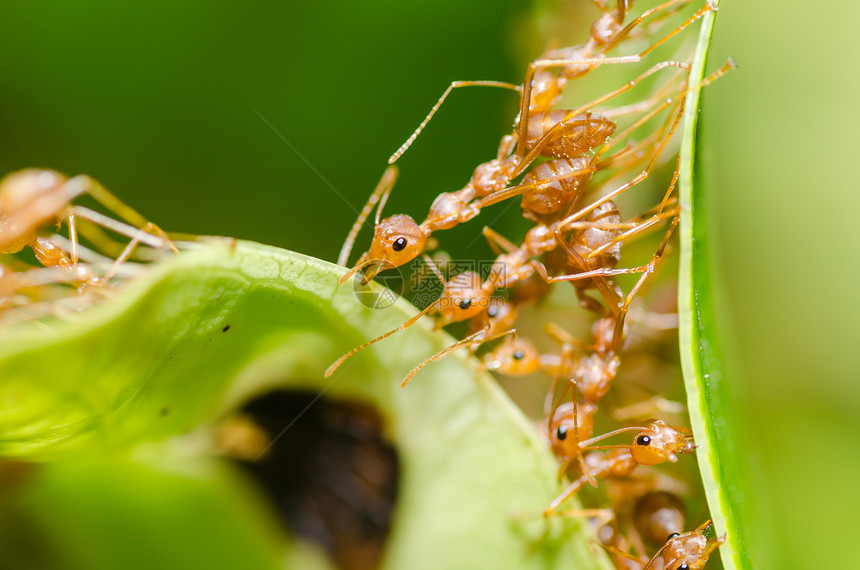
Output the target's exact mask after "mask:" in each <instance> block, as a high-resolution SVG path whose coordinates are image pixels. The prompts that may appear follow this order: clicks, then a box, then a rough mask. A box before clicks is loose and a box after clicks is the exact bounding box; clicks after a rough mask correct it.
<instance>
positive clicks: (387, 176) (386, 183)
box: [337, 166, 398, 267]
mask: <svg viewBox="0 0 860 570" xmlns="http://www.w3.org/2000/svg"><path fill="white" fill-rule="evenodd" d="M397 173H398V171H397V167H396V166H389V167H388V168H386V169H385V172H384V173H383V174H382V178H381V179H380V180H379V183H378V184H377V185H376V188H374V190H373V193H371V195H370V198H368V199H367V203H366V204H365V205H364V207H363V208H362V209H361V212H359V214H358V219H356V220H355V223H354V224H353V225H352V228H350V230H349V234H348V235H347V236H346V240H345V241H344V242H343V247H341V248H340V255H338V256H337V264H338V265H343V266H344V267H345V266H346V262H347V260H348V259H349V254H350V253H351V252H352V246H353V245H355V239H356V238H357V237H358V232H359V231H361V227H362V226H363V225H364V222H365V221H367V217H368V216H369V215H370V212H371V211H373V207H374V206H376V204H377V203H379V208H378V209H377V210H376V225H379V217H380V212H381V211H382V208H383V206H384V205H385V202H386V201H387V200H388V195H389V194H390V193H391V189H392V188H393V187H394V183H395V182H396V181H397Z"/></svg>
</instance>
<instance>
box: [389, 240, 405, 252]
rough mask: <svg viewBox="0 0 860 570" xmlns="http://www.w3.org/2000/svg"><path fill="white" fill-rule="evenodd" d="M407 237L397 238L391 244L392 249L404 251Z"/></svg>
mask: <svg viewBox="0 0 860 570" xmlns="http://www.w3.org/2000/svg"><path fill="white" fill-rule="evenodd" d="M406 243H407V242H406V238H404V237H399V238H397V239H396V240H395V241H394V243H393V244H391V249H393V250H394V251H403V248H405V247H406Z"/></svg>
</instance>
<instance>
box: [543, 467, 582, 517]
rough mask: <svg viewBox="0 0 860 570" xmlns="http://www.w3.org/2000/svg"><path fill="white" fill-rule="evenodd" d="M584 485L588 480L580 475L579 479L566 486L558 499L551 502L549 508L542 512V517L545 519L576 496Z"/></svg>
mask: <svg viewBox="0 0 860 570" xmlns="http://www.w3.org/2000/svg"><path fill="white" fill-rule="evenodd" d="M586 483H588V478H587V477H586V476H585V475H582V476H581V477H580V478H579V479H576V480H575V481H574V482H573V483H571V484H570V485H568V486H567V488H566V489H565V490H564V491H562V492H561V494H560V495H559V496H558V497H556V498H555V499H553V500H552V502H551V503H550V504H549V506H548V507H547V508H546V509H545V510H544V512H543V515H544V516H545V517H548V516H550V515H551V514H553V513H554V512H555V510H556V509H557V508H558V507H559V506H560V505H561V504H562V503H564V502H565V501H566V500H568V499H569V498H571V497H572V496H574V495H575V494H577V493H578V492H579V490H580V489H582V488H583V487H585V484H586Z"/></svg>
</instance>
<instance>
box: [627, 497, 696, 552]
mask: <svg viewBox="0 0 860 570" xmlns="http://www.w3.org/2000/svg"><path fill="white" fill-rule="evenodd" d="M686 519H687V514H686V509H685V508H684V502H683V501H681V499H680V498H679V497H678V496H677V495H674V494H672V493H668V492H666V491H652V492H650V493H648V494H646V495H643V496H642V497H640V498H639V500H638V501H636V506H635V508H634V510H633V524H634V525H636V530H637V531H639V534H641V535H642V536H643V537H644V538H645V539H646V540H649V541H651V542H654V543H657V544H661V543H663V542H665V541H666V537H667V536H669V535H670V534H674V533H681V532H683V530H684V528H686V525H687V521H686Z"/></svg>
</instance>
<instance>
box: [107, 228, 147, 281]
mask: <svg viewBox="0 0 860 570" xmlns="http://www.w3.org/2000/svg"><path fill="white" fill-rule="evenodd" d="M154 226H155V225H154V224H152V223H147V224H146V225H145V226H144V227H142V228H141V229H140V230H138V233H137V235H135V236H134V237H133V238H132V240H131V241H130V242H129V244H128V245H127V246H125V249H123V250H122V253H120V254H119V257H117V258H116V260H114V262H113V264H112V265H111V266H110V268H108V270H107V271H106V272H105V274H104V276H102V278H101V279H99V280H98V281H97V282H96V283H95V285H96V286H100V285H104V284H105V283H107V282H108V281H110V279H111V277H113V276H114V275H115V274H116V272H117V271H118V270H119V268H120V266H121V265H122V264H123V263H125V262H126V261H128V258H129V257H131V254H132V253H134V250H135V248H136V247H137V246H138V244H140V240H141V237H142V236H144V235H146V234H147V233H148V232H151V231H153V227H154Z"/></svg>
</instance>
